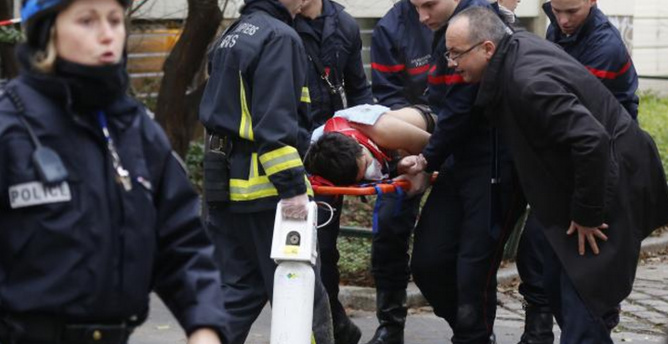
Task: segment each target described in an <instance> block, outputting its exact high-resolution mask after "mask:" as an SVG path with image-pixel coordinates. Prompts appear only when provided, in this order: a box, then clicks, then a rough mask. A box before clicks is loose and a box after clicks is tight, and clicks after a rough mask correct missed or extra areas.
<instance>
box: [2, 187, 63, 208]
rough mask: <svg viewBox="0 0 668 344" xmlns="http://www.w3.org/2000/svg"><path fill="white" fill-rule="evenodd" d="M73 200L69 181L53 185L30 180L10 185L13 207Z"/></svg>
mask: <svg viewBox="0 0 668 344" xmlns="http://www.w3.org/2000/svg"><path fill="white" fill-rule="evenodd" d="M71 200H72V194H71V193H70V185H69V184H67V182H62V183H60V184H58V185H53V186H45V185H44V184H42V183H41V182H30V183H23V184H17V185H12V186H10V187H9V205H10V207H11V208H12V209H18V208H24V207H32V206H35V205H41V204H51V203H62V202H69V201H71Z"/></svg>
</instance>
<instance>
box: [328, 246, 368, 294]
mask: <svg viewBox="0 0 668 344" xmlns="http://www.w3.org/2000/svg"><path fill="white" fill-rule="evenodd" d="M336 245H337V247H338V249H339V253H340V254H341V258H340V259H339V273H340V275H341V276H340V277H341V283H342V284H345V285H356V286H368V287H370V286H373V276H372V275H371V239H370V238H352V237H344V236H341V235H339V239H338V241H337V244H336Z"/></svg>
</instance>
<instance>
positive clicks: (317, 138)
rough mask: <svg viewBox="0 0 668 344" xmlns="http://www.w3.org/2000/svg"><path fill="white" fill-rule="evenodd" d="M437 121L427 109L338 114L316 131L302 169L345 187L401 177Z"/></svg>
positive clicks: (364, 108)
mask: <svg viewBox="0 0 668 344" xmlns="http://www.w3.org/2000/svg"><path fill="white" fill-rule="evenodd" d="M435 120H436V118H435V116H434V114H432V113H431V111H430V110H429V108H428V107H426V106H421V105H418V106H410V107H406V108H402V109H399V110H394V111H391V110H390V109H389V108H387V107H384V106H380V105H359V106H355V107H351V108H348V109H345V110H340V111H337V112H336V114H335V115H334V117H332V118H331V119H329V120H328V121H327V122H326V123H325V124H324V125H323V126H321V127H320V128H317V129H316V130H314V132H313V136H312V137H311V146H310V148H309V150H308V152H307V153H306V157H305V158H304V165H305V167H306V169H307V171H308V172H309V173H310V174H311V175H315V176H318V177H319V178H318V181H319V182H321V183H324V184H329V185H337V186H347V185H352V184H355V183H358V182H360V181H363V180H367V181H378V180H383V179H387V178H389V177H394V176H397V175H400V174H402V173H401V171H402V170H404V169H405V168H408V167H409V166H408V165H410V162H403V161H402V162H401V163H399V161H400V158H401V157H402V156H404V155H410V154H418V153H420V152H421V151H422V149H423V148H424V146H425V145H426V144H427V142H428V141H429V136H430V135H431V132H432V131H433V130H434V125H435Z"/></svg>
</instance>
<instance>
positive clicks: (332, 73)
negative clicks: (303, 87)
mask: <svg viewBox="0 0 668 344" xmlns="http://www.w3.org/2000/svg"><path fill="white" fill-rule="evenodd" d="M322 6H323V7H322V15H321V17H320V18H316V19H315V20H310V19H308V18H304V17H302V16H297V18H296V19H295V30H297V32H298V33H299V36H300V37H301V39H302V41H303V43H304V47H305V49H306V53H307V55H308V56H310V57H309V61H308V62H307V63H308V88H309V92H310V97H311V121H312V126H311V130H313V129H315V128H317V127H319V126H321V125H323V124H325V121H327V120H328V119H330V118H331V117H332V116H333V115H334V112H335V111H337V110H341V109H340V108H339V107H340V106H337V105H338V104H337V102H336V100H335V99H334V97H338V95H336V94H332V92H331V88H330V86H329V85H327V83H326V82H325V80H323V79H322V77H321V73H320V72H319V71H318V69H317V68H316V67H315V64H314V63H313V62H312V61H311V60H310V59H313V58H314V57H313V55H315V56H316V58H317V59H319V61H320V63H321V64H322V66H323V68H324V72H325V73H326V74H328V76H329V79H330V81H331V82H332V85H334V86H337V85H342V86H343V89H344V90H345V95H346V98H347V101H348V106H355V105H360V104H373V97H372V95H371V86H369V82H368V81H367V78H366V74H364V66H363V64H362V55H361V53H362V39H361V37H360V28H359V25H358V24H357V21H355V19H354V18H353V17H351V16H350V14H348V13H346V12H345V11H344V10H343V6H341V5H339V4H338V3H336V2H334V1H330V0H322ZM315 21H323V22H321V23H320V24H321V25H322V32H318V31H320V30H319V28H318V29H314V24H315V23H314V22H315Z"/></svg>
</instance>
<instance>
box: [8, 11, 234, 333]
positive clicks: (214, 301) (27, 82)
mask: <svg viewBox="0 0 668 344" xmlns="http://www.w3.org/2000/svg"><path fill="white" fill-rule="evenodd" d="M129 3H130V2H129V1H118V0H70V1H66V0H61V1H58V0H55V1H48V2H47V1H39V0H27V1H24V2H23V7H22V9H21V16H22V20H23V24H24V28H25V34H26V37H27V42H26V43H25V44H22V45H21V46H19V50H18V51H19V60H20V62H21V64H22V71H21V75H20V76H19V77H18V78H17V79H15V80H13V81H11V82H10V83H9V84H8V85H7V86H6V87H5V89H4V93H3V96H2V97H0V193H1V194H2V197H0V228H2V230H1V231H0V285H2V288H0V342H2V343H13V344H22V343H29V344H47V343H48V344H53V343H68V344H82V343H92V342H99V343H113V344H125V343H127V340H128V336H129V335H130V333H131V332H132V331H133V329H134V328H135V327H136V326H138V325H139V324H141V323H142V322H143V321H144V320H145V319H146V317H147V315H148V310H149V308H148V307H149V292H150V291H151V290H154V291H156V292H157V294H158V295H159V296H160V297H161V298H162V299H163V300H164V301H165V303H166V304H167V305H169V308H170V310H171V311H172V312H173V313H174V315H175V316H176V318H177V319H178V321H179V323H180V324H181V326H182V327H183V328H184V329H185V331H186V332H187V334H188V336H189V343H191V344H194V343H207V344H219V343H220V339H219V337H218V332H220V331H221V330H222V329H221V328H220V327H219V326H220V323H221V322H222V321H223V314H222V311H221V309H220V306H219V304H220V302H221V295H220V287H219V285H220V278H219V274H218V270H217V269H216V267H215V264H214V262H213V259H212V254H213V246H212V245H211V243H210V241H209V239H208V238H207V236H206V233H205V231H204V228H203V226H202V224H201V222H200V219H199V201H198V196H197V194H196V193H195V192H194V191H193V189H192V187H191V186H190V183H189V181H188V178H187V176H186V172H185V170H184V169H183V166H182V164H181V163H180V160H179V159H178V158H177V157H176V156H175V155H174V154H173V153H172V151H171V148H170V145H169V142H168V140H167V137H166V135H165V133H164V132H163V131H162V130H161V129H160V127H159V126H158V125H157V124H156V123H155V122H154V121H153V120H152V119H151V118H150V117H149V116H148V111H147V110H146V108H145V107H144V106H143V105H141V103H139V102H138V101H136V100H134V99H133V98H131V97H129V96H128V95H127V87H128V84H129V83H128V80H129V79H128V75H127V73H126V71H125V61H124V60H123V56H124V54H123V49H124V47H125V38H126V31H125V16H124V11H125V8H127V7H128V6H129Z"/></svg>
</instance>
